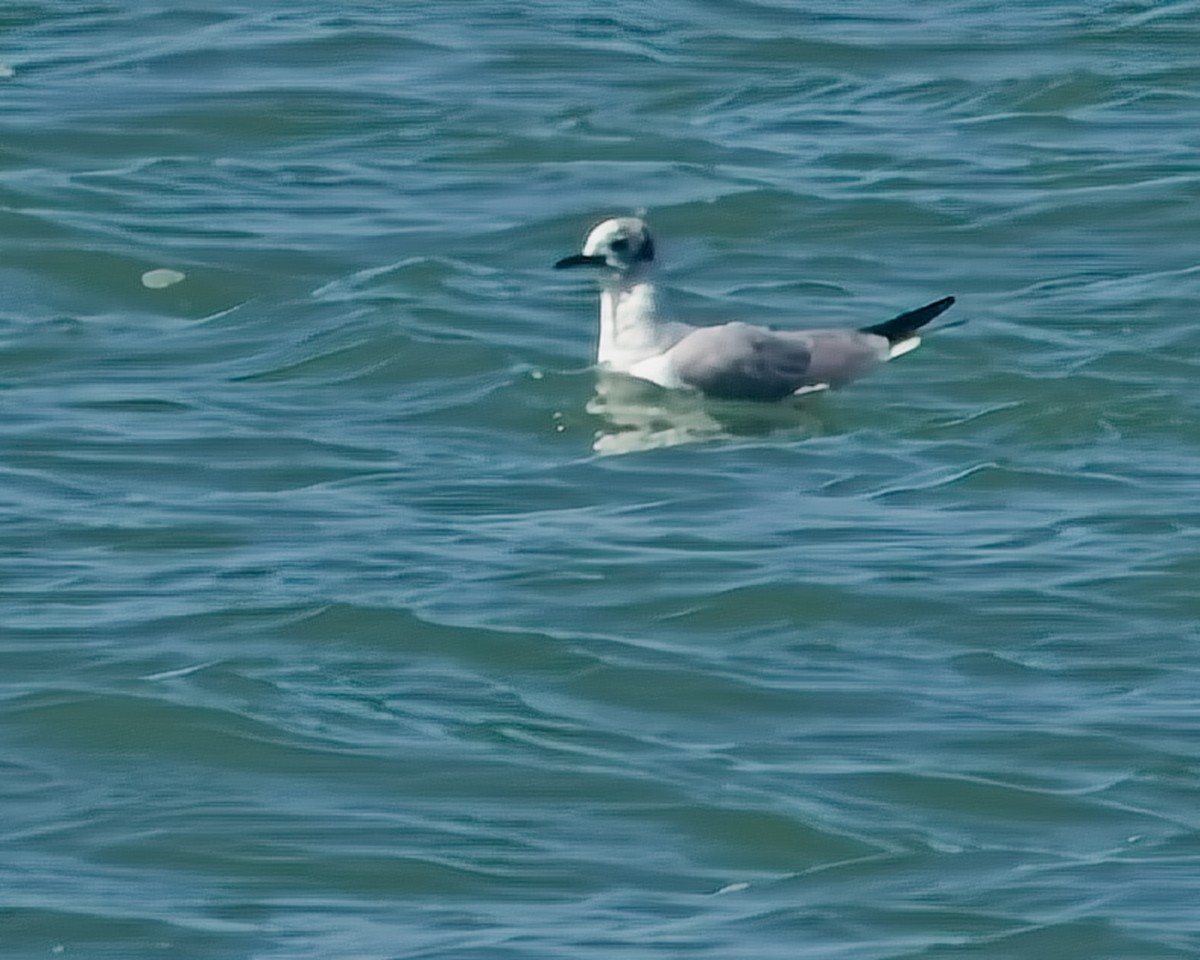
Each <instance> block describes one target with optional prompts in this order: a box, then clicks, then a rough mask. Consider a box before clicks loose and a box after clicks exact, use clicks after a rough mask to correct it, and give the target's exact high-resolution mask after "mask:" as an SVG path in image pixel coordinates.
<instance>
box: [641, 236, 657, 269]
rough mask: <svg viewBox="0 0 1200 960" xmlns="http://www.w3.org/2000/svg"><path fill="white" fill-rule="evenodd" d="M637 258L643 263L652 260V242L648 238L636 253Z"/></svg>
mask: <svg viewBox="0 0 1200 960" xmlns="http://www.w3.org/2000/svg"><path fill="white" fill-rule="evenodd" d="M637 258H638V260H641V261H643V262H645V263H649V262H651V261H652V260H653V259H654V241H653V240H651V239H650V238H649V237H646V240H645V242H644V243H642V249H640V250H639V251H638V253H637Z"/></svg>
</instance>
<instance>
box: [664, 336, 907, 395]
mask: <svg viewBox="0 0 1200 960" xmlns="http://www.w3.org/2000/svg"><path fill="white" fill-rule="evenodd" d="M668 356H669V358H670V363H671V368H672V370H673V371H674V373H675V375H676V376H678V377H679V379H680V380H681V381H682V382H683V383H684V384H686V385H687V386H689V387H693V388H694V389H696V390H699V391H701V392H702V393H705V394H707V395H708V396H710V397H718V398H722V399H727V400H782V399H783V398H784V397H787V396H790V395H791V394H793V393H795V392H796V391H797V390H803V389H804V388H806V387H809V388H811V387H818V386H830V387H836V386H840V385H841V384H843V383H846V382H847V381H849V380H853V379H854V378H855V377H857V376H860V375H861V374H863V373H866V372H867V370H869V369H871V368H872V367H874V366H877V365H878V364H880V363H882V362H883V361H884V360H886V359H887V356H888V342H887V339H886V338H885V337H881V336H877V335H874V334H866V333H859V332H857V331H854V330H802V331H795V332H778V331H774V330H768V329H766V328H765V327H752V326H750V325H748V324H745V323H727V324H724V325H722V326H719V327H701V328H699V329H697V330H696V331H694V332H693V333H690V334H688V335H687V336H686V337H684V338H683V339H682V340H680V341H679V343H677V344H675V346H674V347H672V348H671V350H670V351H669V354H668Z"/></svg>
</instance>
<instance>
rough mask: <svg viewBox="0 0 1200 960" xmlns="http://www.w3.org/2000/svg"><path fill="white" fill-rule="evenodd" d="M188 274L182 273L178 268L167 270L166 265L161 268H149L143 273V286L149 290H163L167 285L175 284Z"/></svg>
mask: <svg viewBox="0 0 1200 960" xmlns="http://www.w3.org/2000/svg"><path fill="white" fill-rule="evenodd" d="M186 276H187V274H185V273H180V272H179V271H178V270H167V269H166V268H165V267H164V268H162V269H159V270H147V271H146V272H145V273H143V274H142V286H143V287H145V288H146V289H147V290H163V289H165V288H166V287H170V286H174V285H175V284H177V283H178V282H179V281H180V280H182V279H184V277H186Z"/></svg>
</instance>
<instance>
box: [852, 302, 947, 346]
mask: <svg viewBox="0 0 1200 960" xmlns="http://www.w3.org/2000/svg"><path fill="white" fill-rule="evenodd" d="M952 306H954V298H953V297H942V299H941V300H935V301H934V302H933V303H927V304H926V305H925V306H923V307H918V308H917V309H916V310H909V311H908V313H902V314H900V316H898V317H892V319H891V320H885V321H884V322H883V323H877V324H875V325H874V326H871V327H862V328H861V332H862V333H874V334H876V335H877V336H880V337H887V339H888V343H899V342H900V341H901V340H907V339H908V338H909V337H911V336H912V335H913V333H915V332H916V331H917V330H920V329H921V327H923V326H925V324H927V323H928V322H929V321H930V320H933V319H934V318H935V317H939V316H941V315H942V314H943V313H945V312H946V311H947V310H949V309H950V308H951V307H952Z"/></svg>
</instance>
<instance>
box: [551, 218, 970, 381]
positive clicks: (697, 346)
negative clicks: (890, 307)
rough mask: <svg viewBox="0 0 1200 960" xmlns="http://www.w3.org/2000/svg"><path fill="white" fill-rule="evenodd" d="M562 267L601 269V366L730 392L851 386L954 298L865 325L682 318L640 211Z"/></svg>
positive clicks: (617, 221) (911, 340) (910, 341)
mask: <svg viewBox="0 0 1200 960" xmlns="http://www.w3.org/2000/svg"><path fill="white" fill-rule="evenodd" d="M555 266H556V267H559V268H566V267H579V266H588V267H594V268H598V269H599V270H600V284H601V291H600V337H599V342H598V344H597V350H596V361H597V363H598V364H600V365H601V366H603V367H606V368H609V369H612V370H617V371H620V372H622V373H627V374H629V375H630V376H634V377H638V378H640V379H643V380H649V381H651V382H653V383H656V384H658V385H659V386H662V387H667V388H677V389H691V390H696V391H699V392H700V393H703V394H705V395H707V396H711V397H716V398H721V399H736V400H763V401H771V400H782V399H784V398H785V397H789V396H793V395H797V394H803V393H810V392H813V391H816V390H824V389H828V388H831V387H839V386H842V385H843V384H845V383H848V382H850V381H851V380H854V379H857V378H858V377H860V376H862V375H863V374H865V373H867V372H869V371H870V370H872V369H874V368H875V367H877V366H879V365H880V364H882V363H885V362H887V361H888V360H890V359H893V358H894V357H898V356H900V355H901V354H904V353H907V352H908V351H910V350H912V349H914V348H915V347H917V346H918V345H919V344H920V342H921V340H920V337H919V336H917V334H916V331H917V330H918V329H919V328H921V327H923V326H924V325H925V324H927V323H929V321H931V320H933V319H934V318H935V317H937V316H938V315H939V314H941V313H942V312H943V311H945V310H947V309H949V307H950V306H951V305H952V304H953V303H954V298H953V297H945V298H943V299H942V300H938V301H936V302H934V303H931V304H928V305H927V306H924V307H921V308H919V309H917V310H912V311H909V312H908V313H902V314H900V315H899V316H897V317H894V318H892V319H891V320H887V321H884V322H883V323H880V324H876V325H874V326H870V327H864V328H863V329H861V330H853V329H842V328H832V329H817V330H793V331H780V330H773V329H770V328H768V327H762V326H755V325H752V324H747V323H742V322H739V321H735V322H732V323H725V324H720V325H717V326H707V327H697V326H692V325H689V324H686V323H680V322H678V321H674V320H669V319H667V318H665V317H664V316H663V315H662V313H661V311H660V307H659V302H658V296H657V291H656V288H655V286H654V283H653V271H654V266H655V263H654V242H653V240H652V239H651V237H650V232H649V230H648V229H647V228H646V225H645V223H644V222H643V221H642V220H640V219H639V218H637V217H617V218H614V219H611V220H605V221H604V222H603V223H601V224H599V225H598V226H596V227H595V228H593V229H592V231H591V232H590V233H589V234H588V236H587V239H586V240H585V241H584V245H583V250H582V251H581V252H580V253H577V254H574V255H572V256H569V257H564V258H563V259H562V260H559V261H558V263H556V264H555Z"/></svg>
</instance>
